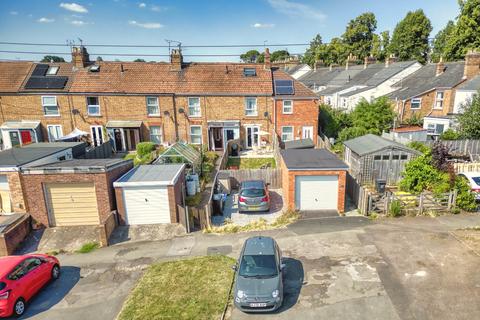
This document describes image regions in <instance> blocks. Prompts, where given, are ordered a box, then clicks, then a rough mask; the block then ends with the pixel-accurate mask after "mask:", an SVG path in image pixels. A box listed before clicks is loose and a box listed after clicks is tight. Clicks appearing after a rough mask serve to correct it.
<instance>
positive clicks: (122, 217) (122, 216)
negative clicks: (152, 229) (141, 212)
mask: <svg viewBox="0 0 480 320" xmlns="http://www.w3.org/2000/svg"><path fill="white" fill-rule="evenodd" d="M115 199H116V201H117V212H118V224H119V225H121V226H124V225H126V224H127V220H126V216H127V214H126V211H125V202H124V201H123V188H120V187H118V188H115Z"/></svg>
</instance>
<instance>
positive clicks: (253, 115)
mask: <svg viewBox="0 0 480 320" xmlns="http://www.w3.org/2000/svg"><path fill="white" fill-rule="evenodd" d="M245 117H258V114H246V115H245Z"/></svg>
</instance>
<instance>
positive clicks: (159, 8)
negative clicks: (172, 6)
mask: <svg viewBox="0 0 480 320" xmlns="http://www.w3.org/2000/svg"><path fill="white" fill-rule="evenodd" d="M150 10H152V11H155V12H160V11H163V10H165V8H163V7H159V6H151V7H150Z"/></svg>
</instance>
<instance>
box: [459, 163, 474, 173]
mask: <svg viewBox="0 0 480 320" xmlns="http://www.w3.org/2000/svg"><path fill="white" fill-rule="evenodd" d="M453 168H454V169H455V172H456V173H460V172H479V171H480V162H464V163H454V164H453Z"/></svg>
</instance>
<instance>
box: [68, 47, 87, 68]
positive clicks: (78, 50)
mask: <svg viewBox="0 0 480 320" xmlns="http://www.w3.org/2000/svg"><path fill="white" fill-rule="evenodd" d="M89 62H90V56H89V54H88V52H87V48H85V47H84V46H80V47H72V63H73V65H74V66H75V67H76V68H85V67H86V66H87V65H88V64H89Z"/></svg>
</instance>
